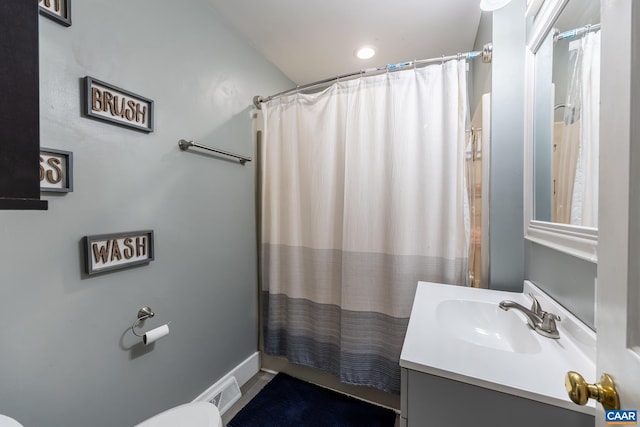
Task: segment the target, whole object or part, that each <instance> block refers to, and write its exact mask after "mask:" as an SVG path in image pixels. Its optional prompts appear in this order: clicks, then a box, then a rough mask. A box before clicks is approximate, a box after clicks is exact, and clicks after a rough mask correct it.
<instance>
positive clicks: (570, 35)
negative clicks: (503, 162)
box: [534, 0, 600, 228]
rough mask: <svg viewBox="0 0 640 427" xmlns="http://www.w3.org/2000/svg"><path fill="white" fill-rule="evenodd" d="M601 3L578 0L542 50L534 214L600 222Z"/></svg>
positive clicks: (582, 223) (537, 92) (577, 222)
mask: <svg viewBox="0 0 640 427" xmlns="http://www.w3.org/2000/svg"><path fill="white" fill-rule="evenodd" d="M599 11H600V3H599V1H598V0H572V1H570V2H569V3H568V5H567V6H566V8H565V9H564V11H563V12H562V14H561V15H560V17H559V18H558V20H557V21H556V23H555V25H554V29H553V30H552V31H551V32H550V33H549V34H548V35H547V37H546V38H545V39H544V42H543V43H542V45H541V46H540V48H539V49H538V51H537V52H536V59H535V61H536V62H535V73H534V76H535V101H534V102H535V108H534V111H535V118H534V120H535V130H534V133H535V146H534V168H535V172H534V173H535V177H534V197H535V200H534V219H536V220H538V221H548V222H554V223H561V224H572V225H576V226H583V227H590V228H597V224H598V152H599V102H600V88H599V87H600V25H599V22H600V14H599Z"/></svg>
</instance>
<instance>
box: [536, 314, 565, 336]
mask: <svg viewBox="0 0 640 427" xmlns="http://www.w3.org/2000/svg"><path fill="white" fill-rule="evenodd" d="M560 320H561V319H560V316H558V315H557V314H553V313H547V312H546V311H543V312H542V323H541V324H540V327H539V328H540V329H541V330H542V331H543V332H545V336H547V337H549V338H560V334H559V333H558V328H557V326H556V321H558V322H560Z"/></svg>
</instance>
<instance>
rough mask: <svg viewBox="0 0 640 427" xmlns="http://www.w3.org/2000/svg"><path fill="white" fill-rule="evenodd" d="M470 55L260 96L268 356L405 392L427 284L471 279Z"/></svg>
mask: <svg viewBox="0 0 640 427" xmlns="http://www.w3.org/2000/svg"><path fill="white" fill-rule="evenodd" d="M465 66H466V64H465V62H464V61H450V62H446V63H444V64H438V65H432V66H428V67H425V68H422V69H412V70H405V71H399V72H393V73H386V74H381V75H377V76H372V77H361V78H359V79H356V80H350V81H341V82H338V83H336V84H333V85H332V86H330V87H329V88H327V89H325V90H324V91H322V92H319V93H314V94H303V93H296V94H294V95H290V96H283V97H280V98H277V99H274V100H271V101H269V102H267V103H265V104H263V117H264V134H263V138H264V139H263V146H262V149H261V164H262V172H261V199H262V200H261V284H262V292H263V297H262V301H263V303H262V306H263V328H264V330H263V337H264V343H263V345H264V351H265V352H266V353H267V354H270V355H278V356H285V357H286V358H287V359H288V360H289V361H290V362H293V363H296V364H303V365H307V366H312V367H315V368H319V369H321V370H324V371H328V372H330V373H332V374H333V375H335V376H337V377H339V378H340V380H341V381H342V382H344V383H347V384H355V385H365V386H371V387H375V388H378V389H381V390H385V391H388V392H392V393H399V392H400V367H399V365H398V363H399V358H400V351H401V347H402V342H403V339H404V335H405V332H406V328H407V324H408V317H409V314H410V311H411V306H412V303H413V296H414V293H415V289H416V284H417V282H418V281H420V280H424V281H433V282H442V283H449V284H459V285H464V284H465V280H466V267H467V243H468V232H469V231H468V215H467V212H466V208H467V206H466V194H465V185H464V184H465V183H464V166H465V164H464V141H465V126H466V124H467V122H468V118H467V114H468V113H467V111H468V107H467V91H466V90H467V89H466V71H465ZM434 345H438V344H437V343H434Z"/></svg>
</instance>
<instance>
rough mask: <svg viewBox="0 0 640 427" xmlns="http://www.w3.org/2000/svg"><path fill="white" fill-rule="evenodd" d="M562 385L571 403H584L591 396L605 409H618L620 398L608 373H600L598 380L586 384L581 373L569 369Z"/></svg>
mask: <svg viewBox="0 0 640 427" xmlns="http://www.w3.org/2000/svg"><path fill="white" fill-rule="evenodd" d="M564 386H565V387H566V389H567V393H568V394H569V398H570V399H571V400H572V401H573V403H577V404H578V405H586V403H587V401H588V400H589V399H590V398H591V399H595V400H597V401H598V402H600V403H601V404H602V407H603V408H604V409H606V410H612V409H615V410H617V409H620V398H619V397H618V392H617V391H616V385H615V384H614V382H613V379H612V378H611V377H610V376H609V375H608V374H602V376H601V377H600V382H598V383H595V384H588V383H587V382H586V381H585V380H584V378H583V377H582V375H580V374H579V373H577V372H574V371H569V372H567V376H566V377H565V379H564Z"/></svg>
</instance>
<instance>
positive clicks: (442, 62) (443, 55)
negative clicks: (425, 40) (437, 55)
mask: <svg viewBox="0 0 640 427" xmlns="http://www.w3.org/2000/svg"><path fill="white" fill-rule="evenodd" d="M442 65H444V55H442Z"/></svg>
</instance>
